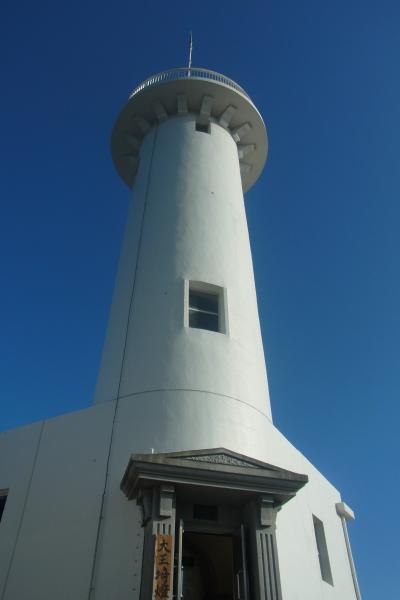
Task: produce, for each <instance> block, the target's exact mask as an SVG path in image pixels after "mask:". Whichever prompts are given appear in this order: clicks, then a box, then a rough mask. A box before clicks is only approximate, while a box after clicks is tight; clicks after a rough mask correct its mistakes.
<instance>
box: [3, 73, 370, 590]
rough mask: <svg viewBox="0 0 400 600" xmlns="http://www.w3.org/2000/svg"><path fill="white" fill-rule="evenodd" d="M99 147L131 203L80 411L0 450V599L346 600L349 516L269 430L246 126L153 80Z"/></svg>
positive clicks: (197, 83)
mask: <svg viewBox="0 0 400 600" xmlns="http://www.w3.org/2000/svg"><path fill="white" fill-rule="evenodd" d="M111 152H112V158H113V162H114V165H115V168H116V170H117V172H118V174H119V176H120V177H121V179H122V181H123V182H124V184H126V186H127V188H129V192H128V191H127V193H129V194H130V196H131V197H130V206H129V211H128V218H127V224H126V230H125V234H124V239H123V244H122V250H121V256H120V261H119V266H118V273H117V277H116V284H115V290H114V296H113V300H112V306H111V311H110V318H109V323H108V328H107V333H106V338H105V343H104V349H103V354H102V359H101V365H100V369H99V375H98V380H97V385H96V391H95V397H94V402H93V405H92V406H91V407H90V408H89V409H86V410H83V411H78V412H76V413H71V414H69V415H63V416H61V417H57V418H54V419H50V420H48V421H46V422H43V423H37V424H32V425H31V426H29V427H27V428H22V429H18V430H14V431H11V432H5V434H4V435H3V436H2V438H0V444H1V448H0V449H1V454H0V456H3V457H4V456H7V457H8V458H7V459H3V463H4V464H2V465H1V467H0V490H1V489H3V490H4V491H3V492H1V497H2V507H4V512H3V517H2V521H1V523H0V527H1V529H0V590H2V591H1V592H0V598H1V600H25V599H26V600H28V599H29V600H35V599H37V600H39V599H40V600H47V599H49V600H50V598H54V597H57V598H59V599H64V598H65V600H67V599H68V600H70V599H71V598H74V599H75V598H82V599H85V600H86V599H87V600H106V599H107V600H109V599H110V598H114V599H118V600H131V599H132V600H182V599H183V600H298V599H299V598H301V599H307V600H324V599H336V600H355V599H357V600H359V598H360V591H359V588H358V584H357V577H356V572H355V567H354V561H353V558H352V556H351V548H350V542H349V536H348V532H347V524H346V523H347V521H349V520H352V519H353V518H354V513H353V512H352V511H351V509H350V508H349V507H348V506H347V505H346V504H345V503H344V502H343V500H342V498H341V496H340V493H339V492H338V491H337V490H336V489H335V488H334V486H333V485H331V484H330V483H329V482H328V481H327V480H326V479H325V478H324V476H323V475H322V474H321V473H319V471H318V470H317V469H316V468H315V467H314V466H313V465H312V464H311V463H310V462H309V460H308V459H307V458H305V457H304V456H303V455H302V454H301V452H299V451H298V450H297V449H296V448H294V446H293V445H292V444H291V443H290V442H289V441H288V440H287V439H286V438H285V437H284V436H283V435H282V433H281V432H279V431H278V430H277V428H276V427H275V426H274V424H273V421H272V414H271V406H270V398H269V392H268V383H267V373H266V362H265V356H264V350H263V343H262V337H261V331H260V323H259V316H258V309H257V297H256V288H255V282H254V273H253V265H252V257H251V250H250V243H249V233H248V228H247V222H246V212H245V203H244V194H245V193H246V191H248V190H249V189H250V188H251V187H252V186H253V185H254V184H255V183H256V181H257V179H258V177H259V176H260V174H261V172H262V170H263V168H264V165H265V162H266V159H267V154H268V141H267V132H266V128H265V125H264V122H263V119H262V117H261V115H260V113H259V111H258V110H257V108H256V106H255V105H254V103H253V102H252V100H251V98H250V96H249V95H248V94H247V92H246V91H244V90H243V89H242V88H241V87H240V86H239V85H238V84H237V83H236V82H234V81H233V80H231V79H230V78H228V77H226V76H225V75H221V74H219V73H216V72H214V71H210V70H207V69H200V68H192V67H191V66H190V67H188V68H179V69H171V70H168V71H165V72H163V73H159V74H157V75H154V76H152V77H150V78H148V79H147V80H146V81H144V82H143V83H141V84H140V85H139V86H138V87H136V88H135V89H134V90H133V91H132V93H131V94H130V96H129V99H128V101H127V103H126V104H125V106H124V107H123V108H122V111H121V112H120V114H119V116H118V117H117V119H116V122H115V125H114V129H113V133H112V140H111ZM310 427H312V424H311V423H310ZM17 449H18V451H17Z"/></svg>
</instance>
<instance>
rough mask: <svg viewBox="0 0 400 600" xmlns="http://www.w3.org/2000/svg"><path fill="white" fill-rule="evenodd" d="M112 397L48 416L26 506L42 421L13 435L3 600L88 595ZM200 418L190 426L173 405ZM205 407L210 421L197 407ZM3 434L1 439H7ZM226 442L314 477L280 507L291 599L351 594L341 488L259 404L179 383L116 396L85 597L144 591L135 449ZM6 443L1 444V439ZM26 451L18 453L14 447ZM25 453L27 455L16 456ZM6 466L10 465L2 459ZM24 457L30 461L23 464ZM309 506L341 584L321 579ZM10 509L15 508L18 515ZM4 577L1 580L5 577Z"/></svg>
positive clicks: (326, 599) (131, 599)
mask: <svg viewBox="0 0 400 600" xmlns="http://www.w3.org/2000/svg"><path fill="white" fill-rule="evenodd" d="M114 408H115V402H109V403H105V404H101V405H100V406H94V407H92V408H91V409H89V410H86V411H80V412H77V413H72V414H70V415H66V416H64V417H59V418H57V419H51V420H50V421H47V422H46V424H45V428H44V431H43V436H42V440H41V444H40V447H39V449H38V458H37V463H36V467H35V469H34V474H33V479H32V484H31V489H30V492H29V495H28V501H27V504H26V508H25V513H24V515H23V518H22V521H21V516H22V515H21V510H20V506H21V500H23V498H24V497H25V494H26V487H27V478H29V474H30V469H31V466H32V457H31V459H30V461H29V460H27V464H26V465H25V458H27V459H28V456H29V455H31V453H32V452H34V451H35V446H36V444H37V439H38V433H39V431H40V424H38V425H33V426H31V427H30V428H24V429H21V430H19V429H17V430H14V431H11V432H7V439H8V442H7V450H8V451H7V457H8V460H7V459H5V458H4V454H3V452H2V450H3V446H2V447H1V448H0V452H1V456H3V465H2V473H14V475H13V480H11V479H7V476H4V475H0V482H1V485H2V486H3V482H6V484H5V486H4V487H7V485H10V487H12V488H13V490H14V491H13V494H12V495H11V494H10V498H9V501H8V503H7V508H6V513H5V518H4V519H3V521H2V523H1V524H0V557H1V559H2V561H3V559H4V560H5V562H4V564H3V563H1V568H2V569H3V571H0V573H2V576H3V574H4V569H5V568H6V567H7V564H6V563H7V560H8V558H7V557H8V556H9V548H10V547H11V546H12V545H13V543H14V540H15V538H16V532H17V530H18V527H19V523H21V531H20V538H19V541H18V544H17V548H16V552H15V555H14V561H13V564H12V569H11V572H10V578H9V582H8V585H7V588H6V591H5V594H4V595H1V591H0V598H1V600H53V599H54V598H55V597H56V598H58V599H65V600H67V599H68V600H69V599H71V598H73V599H74V600H78V599H79V600H81V599H82V600H89V596H88V589H89V580H90V571H91V565H92V562H93V553H94V542H95V537H96V527H97V523H98V517H99V507H100V500H101V495H102V493H103V483H104V477H105V459H106V454H107V452H108V449H109V442H110V428H111V424H112V419H113V412H114ZM180 413H182V419H183V421H184V422H185V421H186V420H189V418H190V419H192V422H193V424H197V423H198V424H199V426H198V427H192V428H190V429H189V428H187V429H184V428H182V427H180V426H179V423H178V422H177V419H176V414H180ZM202 413H205V414H206V415H208V416H209V422H208V426H207V423H206V421H205V420H204V419H202V418H201V414H202ZM0 439H1V438H0ZM219 446H224V447H227V448H229V449H231V450H234V451H236V452H240V453H243V454H247V455H249V456H252V457H254V458H257V459H260V460H263V461H265V462H269V463H271V464H275V465H278V466H280V467H283V468H287V469H291V470H294V471H297V472H299V473H307V474H308V476H309V478H310V481H309V483H308V484H307V485H306V486H305V487H304V488H303V489H302V490H301V491H300V492H299V493H298V495H297V496H296V498H295V499H294V500H292V501H290V502H289V503H288V504H286V505H285V506H284V507H283V508H282V510H281V511H280V512H279V515H278V521H277V527H278V529H277V542H278V554H279V561H280V569H281V579H282V588H283V598H284V599H285V600H304V599H305V598H307V600H330V599H332V600H333V599H335V600H354V599H355V592H354V586H353V583H352V578H351V571H350V567H349V563H348V560H347V553H346V546H345V539H344V535H343V530H342V525H341V520H340V517H339V516H338V515H337V514H336V509H335V504H336V503H337V502H339V501H340V495H339V493H338V492H337V490H336V489H335V488H334V487H333V486H332V485H331V484H330V483H329V482H328V481H327V480H326V479H325V478H324V477H323V476H322V475H321V474H320V473H319V472H318V471H317V470H316V469H315V468H314V467H313V466H312V465H311V464H310V463H309V462H308V461H307V459H306V458H305V457H304V456H302V455H301V454H300V453H299V452H298V451H297V450H296V449H295V448H294V447H293V446H292V445H291V444H290V443H289V442H288V441H287V440H286V439H285V438H284V437H283V436H282V434H281V433H279V432H278V431H277V429H276V428H275V427H274V426H273V425H272V424H271V422H270V421H269V419H268V418H266V417H265V416H263V415H261V414H260V413H259V412H258V411H257V410H255V409H249V407H247V406H246V405H244V404H242V403H240V402H237V401H234V400H232V399H230V398H222V397H219V398H216V397H215V396H213V395H211V394H201V395H200V397H198V398H197V399H194V398H193V397H191V396H189V397H187V396H186V395H185V393H184V392H168V393H167V394H166V396H165V397H164V398H163V400H162V402H160V398H159V396H158V394H151V393H149V394H144V395H143V396H139V395H138V396H134V397H130V398H125V399H122V400H120V402H119V405H118V410H117V415H116V422H115V431H114V443H113V446H112V451H111V462H110V474H109V479H108V486H107V490H106V496H105V504H104V514H103V516H104V519H103V527H102V529H101V535H100V538H99V547H98V556H97V562H96V571H95V580H94V586H95V587H94V591H93V594H92V596H91V597H90V600H109V598H110V597H112V598H113V600H135V599H137V598H138V594H139V579H140V569H141V551H142V550H141V549H142V530H141V528H140V525H139V514H138V509H137V507H136V505H135V503H134V502H133V501H128V500H127V499H126V498H125V496H124V495H123V493H122V492H121V491H120V489H119V484H120V481H121V478H122V475H123V473H124V470H125V467H126V465H127V463H128V460H129V456H130V454H132V453H135V452H151V448H154V449H155V451H156V452H167V451H177V450H190V449H200V448H208V447H209V448H212V447H219ZM4 447H5V446H4ZM21 447H22V448H25V451H24V452H25V455H24V453H22V456H20V462H19V463H18V461H17V460H16V458H15V457H16V456H18V452H19V448H21ZM21 459H22V460H21ZM7 463H8V464H7ZM18 464H20V465H21V464H23V465H25V467H26V468H25V470H22V471H19V470H18ZM312 514H315V515H316V516H317V517H318V518H319V519H321V520H322V521H323V523H324V528H325V534H326V539H327V545H328V551H329V557H330V562H331V568H332V575H333V581H334V585H333V586H330V585H329V584H326V583H325V582H323V581H322V579H321V575H320V570H319V564H318V556H317V550H316V544H315V538H314V530H313V523H312ZM12 515H13V516H12ZM1 581H4V579H1Z"/></svg>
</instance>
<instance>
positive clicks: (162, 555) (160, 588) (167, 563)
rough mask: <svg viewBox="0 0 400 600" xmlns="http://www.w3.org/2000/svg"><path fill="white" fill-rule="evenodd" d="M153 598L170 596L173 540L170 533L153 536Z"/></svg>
mask: <svg viewBox="0 0 400 600" xmlns="http://www.w3.org/2000/svg"><path fill="white" fill-rule="evenodd" d="M155 538H156V544H155V550H154V581H153V600H170V599H171V598H172V589H171V588H172V568H173V560H174V557H173V552H172V550H173V542H172V535H161V534H157V535H156V536H155Z"/></svg>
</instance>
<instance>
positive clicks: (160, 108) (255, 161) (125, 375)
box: [95, 72, 271, 426]
mask: <svg viewBox="0 0 400 600" xmlns="http://www.w3.org/2000/svg"><path fill="white" fill-rule="evenodd" d="M205 73H208V72H205ZM187 75H189V73H188V74H187ZM227 81H229V80H227ZM149 106H150V109H151V110H152V111H153V122H151V117H149ZM173 107H175V108H173ZM146 111H147V112H146ZM234 115H235V119H236V124H235V123H233V125H232V119H233V116H234ZM240 130H241V131H240ZM246 134H247V136H248V138H249V139H248V140H247V139H246ZM254 139H256V142H255V141H254ZM260 139H261V141H263V144H262V143H261V142H260ZM238 142H239V146H238V145H237V143H238ZM257 142H258V144H257ZM113 154H114V160H115V162H116V164H117V168H118V170H119V172H120V174H121V175H122V176H123V178H124V179H125V180H126V181H127V182H128V183H132V181H133V179H134V181H135V184H134V194H133V198H132V200H131V206H130V209H129V217H128V223H127V227H126V232H125V239H124V244H123V249H122V255H121V259H120V265H119V271H118V276H117V283H116V288H115V293H114V298H113V303H112V309H111V316H110V322H109V327H108V332H107V338H106V343H105V347H104V352H103V358H102V365H101V369H100V373H99V378H98V384H97V390H96V396H95V402H104V401H109V400H115V399H117V398H118V397H124V398H126V397H129V396H135V397H136V400H137V396H141V395H142V394H143V401H145V394H146V393H148V392H153V393H156V394H158V395H159V399H160V402H164V400H165V394H166V393H168V394H170V392H171V391H172V392H173V391H174V390H177V391H178V390H179V392H180V393H182V392H183V393H184V395H185V398H186V396H187V397H189V396H191V395H193V397H194V398H196V400H195V401H201V395H199V392H206V393H207V394H212V395H214V396H215V402H216V403H217V402H218V398H220V397H229V398H232V399H234V400H237V401H238V402H240V403H245V404H247V405H249V406H252V407H254V408H255V409H257V410H258V411H260V412H262V413H264V414H266V415H267V416H268V417H270V416H271V415H270V406H269V396H268V387H267V378H266V370H265V361H264V354H263V347H262V339H261V333H260V325H259V318H258V310H257V300H256V292H255V285H254V276H253V267H252V260H251V251H250V244H249V237H248V230H247V223H246V215H245V209H244V200H243V191H242V183H243V186H244V187H246V186H247V187H249V186H250V185H251V184H252V183H253V182H254V180H255V178H256V177H257V175H258V173H257V171H258V172H259V171H260V170H261V168H262V165H263V163H264V161H265V155H266V137H265V129H264V126H263V123H262V120H261V117H260V116H259V114H258V113H257V111H256V109H255V108H254V106H253V105H252V103H251V101H250V100H249V99H248V98H247V97H246V96H245V95H244V94H243V93H242V92H240V91H238V90H237V89H233V88H229V87H228V85H227V84H224V83H220V82H218V83H217V82H215V81H211V82H210V81H209V80H207V78H204V80H202V79H201V78H200V77H198V78H197V79H196V78H195V77H193V74H192V73H190V78H189V76H187V77H186V78H183V79H181V78H180V79H179V80H177V81H167V82H166V83H165V82H163V81H162V82H161V83H157V82H156V84H150V85H148V87H146V86H145V87H144V88H142V89H141V91H140V93H139V94H138V96H137V97H136V95H133V97H132V98H131V100H130V102H129V103H128V105H127V107H126V108H125V109H124V111H123V112H122V113H121V116H120V117H119V120H118V121H117V124H116V127H115V130H114V134H113ZM246 155H247V162H246V163H245V164H244V161H243V157H244V156H246ZM249 157H252V158H251V160H249ZM241 158H242V160H240V159H241ZM246 177H247V181H246ZM176 418H177V419H179V415H176ZM210 418H212V415H210ZM184 425H185V424H184V423H182V426H184Z"/></svg>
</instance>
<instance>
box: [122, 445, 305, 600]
mask: <svg viewBox="0 0 400 600" xmlns="http://www.w3.org/2000/svg"><path fill="white" fill-rule="evenodd" d="M307 481H308V478H307V476H306V475H301V474H298V473H294V472H292V471H287V470H284V469H281V468H279V467H276V466H272V465H269V464H267V463H263V462H261V461H257V460H254V459H252V458H249V457H247V456H243V455H240V454H237V453H235V452H231V451H229V450H226V449H224V448H217V449H211V450H210V449H208V450H197V451H186V452H175V453H166V454H136V455H132V456H131V458H130V460H129V464H128V466H127V468H126V471H125V474H124V477H123V479H122V482H121V489H122V491H123V492H124V493H125V495H126V496H127V497H128V499H133V498H136V501H137V503H138V504H139V505H140V506H141V509H142V526H143V527H144V529H145V536H144V551H143V567H142V583H141V592H140V599H141V600H163V599H168V600H171V599H172V598H173V597H175V598H177V600H181V598H184V599H185V600H250V599H254V600H281V586H280V576H279V561H278V553H277V547H276V538H275V528H276V516H277V512H278V510H279V509H280V507H281V506H282V505H283V504H284V503H285V502H287V501H289V500H290V499H292V498H293V497H294V496H295V495H296V493H297V491H298V490H299V489H300V488H302V487H303V486H304V485H305V484H306V483H307Z"/></svg>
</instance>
